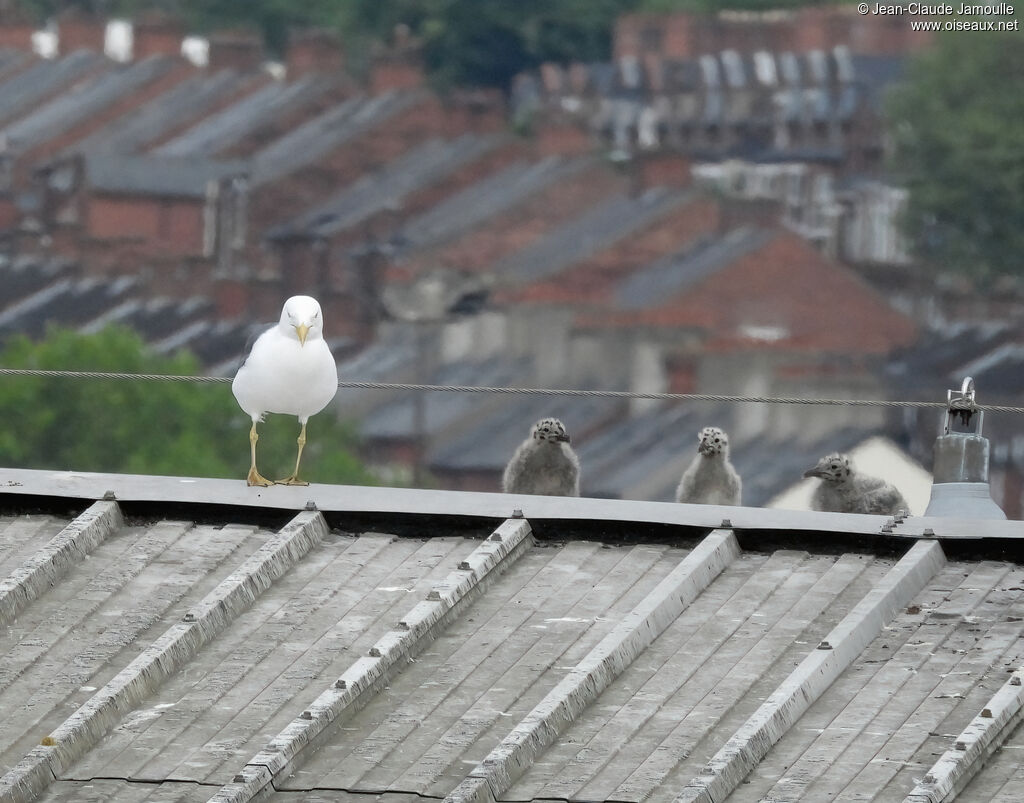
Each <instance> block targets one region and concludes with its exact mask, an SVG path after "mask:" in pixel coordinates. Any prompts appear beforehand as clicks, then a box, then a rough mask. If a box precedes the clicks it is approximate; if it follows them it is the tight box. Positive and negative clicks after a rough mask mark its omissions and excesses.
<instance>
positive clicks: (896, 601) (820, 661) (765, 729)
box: [674, 541, 946, 803]
mask: <svg viewBox="0 0 1024 803" xmlns="http://www.w3.org/2000/svg"><path fill="white" fill-rule="evenodd" d="M945 562H946V556H945V553H943V551H942V547H941V546H940V545H939V544H938V543H937V542H935V541H920V542H918V543H916V544H915V545H914V546H913V547H912V548H911V549H910V551H909V552H907V554H906V555H904V557H903V558H902V559H901V560H900V561H899V562H898V563H897V564H896V565H895V566H894V567H893V568H892V569H891V570H890V571H889V573H888V574H887V575H886V576H885V577H884V578H883V580H882V582H881V583H879V584H878V585H877V586H876V587H875V588H873V589H872V590H871V591H870V592H868V594H867V595H865V597H864V598H863V599H862V600H861V601H860V602H859V603H858V604H857V606H856V607H855V608H854V609H853V610H852V611H850V613H848V614H847V615H846V616H845V617H844V618H843V620H842V621H841V622H840V623H839V624H838V625H836V626H835V628H833V629H832V631H831V632H830V633H829V634H828V636H826V637H825V639H824V640H823V641H822V642H821V643H820V644H819V645H818V648H817V649H815V650H813V651H812V652H810V653H809V654H808V655H807V657H806V658H804V660H803V661H801V663H800V665H799V666H798V667H797V668H796V669H794V670H793V672H792V673H791V674H790V675H789V677H788V678H786V680H784V681H783V682H782V684H781V685H780V686H779V687H778V688H777V689H776V690H775V691H774V692H772V694H771V695H770V696H769V697H768V699H767V700H766V701H765V702H764V704H763V705H761V707H760V708H758V709H757V711H755V712H754V714H753V716H751V717H750V719H748V720H747V721H746V722H745V723H744V724H743V725H742V726H740V728H739V730H737V731H736V733H734V734H733V735H732V737H730V739H729V740H728V741H727V742H726V743H725V745H724V746H723V747H722V749H721V750H719V751H718V752H717V753H716V754H715V755H714V756H713V757H712V758H711V760H710V761H709V762H708V763H707V765H706V766H705V767H704V770H703V771H702V772H701V774H700V775H698V776H697V777H696V778H694V779H692V780H691V781H690V782H689V783H688V784H687V785H686V787H685V788H684V789H683V791H682V792H681V793H680V794H679V796H678V797H676V798H675V801H674V803H715V801H721V800H725V799H726V798H727V797H729V795H730V794H731V793H732V791H733V790H734V789H735V788H736V787H737V786H738V785H739V784H740V783H741V782H742V781H743V779H744V778H745V777H746V776H747V774H748V773H749V772H750V771H751V770H752V769H753V768H754V767H755V766H756V765H757V763H758V762H759V761H760V760H761V759H762V758H764V756H765V755H767V753H768V751H769V750H770V749H771V748H772V746H773V745H774V744H775V743H776V742H777V741H778V740H779V739H780V738H782V736H783V735H784V734H785V733H786V731H787V730H789V728H790V727H791V726H792V725H793V723H794V722H796V721H797V720H798V719H799V718H800V717H801V716H802V715H803V714H804V712H805V711H806V710H807V709H808V708H810V706H811V704H812V703H814V702H815V701H816V700H817V699H818V698H819V697H820V696H821V694H822V693H823V692H824V691H825V690H826V689H827V688H828V687H829V686H831V685H832V683H833V682H834V681H835V680H836V678H838V677H839V676H840V675H841V674H842V673H843V672H844V671H845V670H846V669H847V667H849V666H850V664H851V663H853V661H854V659H855V658H856V657H857V656H858V655H860V654H861V652H862V651H863V650H864V648H865V647H866V646H867V645H868V644H870V643H871V641H872V639H874V638H875V637H876V636H877V635H878V633H879V632H880V631H881V629H882V627H883V626H884V625H885V624H886V622H888V621H890V620H891V619H892V617H893V615H894V614H895V613H896V612H897V611H898V610H899V609H900V608H902V607H905V606H906V605H907V604H908V603H909V602H910V601H911V600H912V599H913V598H914V596H915V595H916V594H917V593H918V592H920V591H921V589H922V588H924V587H925V585H926V584H927V583H928V581H929V579H931V577H932V576H933V575H934V574H935V572H937V571H938V570H939V569H940V568H941V567H942V566H943V565H944V564H945Z"/></svg>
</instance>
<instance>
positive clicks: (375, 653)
mask: <svg viewBox="0 0 1024 803" xmlns="http://www.w3.org/2000/svg"><path fill="white" fill-rule="evenodd" d="M380 656H381V652H380V650H379V649H377V648H376V647H370V657H371V658H380Z"/></svg>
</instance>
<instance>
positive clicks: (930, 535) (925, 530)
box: [921, 527, 935, 538]
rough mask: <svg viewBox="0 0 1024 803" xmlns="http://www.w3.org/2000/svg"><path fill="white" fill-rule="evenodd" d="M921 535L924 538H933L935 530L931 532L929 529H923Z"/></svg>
mask: <svg viewBox="0 0 1024 803" xmlns="http://www.w3.org/2000/svg"><path fill="white" fill-rule="evenodd" d="M921 535H923V536H924V537H925V538H934V537H935V530H933V529H932V528H931V527H925V528H924V532H923V533H921Z"/></svg>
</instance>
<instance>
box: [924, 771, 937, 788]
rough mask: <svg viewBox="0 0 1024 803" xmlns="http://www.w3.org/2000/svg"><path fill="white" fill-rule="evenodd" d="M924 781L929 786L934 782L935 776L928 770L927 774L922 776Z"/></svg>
mask: <svg viewBox="0 0 1024 803" xmlns="http://www.w3.org/2000/svg"><path fill="white" fill-rule="evenodd" d="M924 782H925V783H926V784H928V785H929V786H931V785H933V784H934V783H935V776H934V775H932V774H931V773H930V772H929V773H928V774H927V775H925V776H924Z"/></svg>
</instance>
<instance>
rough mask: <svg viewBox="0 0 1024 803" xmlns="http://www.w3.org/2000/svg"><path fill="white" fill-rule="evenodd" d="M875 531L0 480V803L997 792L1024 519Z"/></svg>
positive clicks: (737, 518)
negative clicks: (971, 540)
mask: <svg viewBox="0 0 1024 803" xmlns="http://www.w3.org/2000/svg"><path fill="white" fill-rule="evenodd" d="M18 483H21V485H20V486H19V485H18ZM101 487H106V488H108V489H109V490H111V491H112V492H113V493H114V494H116V495H117V497H118V498H120V499H123V500H124V501H122V502H117V501H97V502H94V503H92V504H91V505H90V502H89V500H88V498H86V499H85V500H82V501H76V500H80V499H81V497H80V494H81V493H83V492H87V489H88V488H93V489H95V488H101ZM25 494H32V495H35V494H39V495H40V496H33V497H26V496H25ZM270 495H275V496H276V497H277V500H278V501H277V502H271V506H276V507H277V508H279V510H278V511H277V513H275V514H270V515H271V519H273V520H271V519H268V514H267V513H265V512H264V513H262V514H258V515H257V509H258V508H261V509H263V510H266V507H265V506H266V504H267V501H266V500H265V499H263V497H266V496H270ZM305 496H312V497H313V498H315V499H316V500H317V502H318V503H319V504H320V507H321V509H322V510H324V511H328V512H327V513H326V518H325V514H321V513H320V512H317V511H316V510H306V511H302V510H301V506H302V502H301V501H299V502H296V500H301V499H302V498H304V497H305ZM93 498H95V497H93ZM141 498H148V499H150V502H149V504H148V507H147V508H146V509H145V510H146V515H143V516H140V515H132V516H130V517H126V515H125V513H126V511H129V510H131V509H132V508H131V507H130V504H131V503H130V501H129V500H131V499H141ZM246 498H249V499H251V500H252V504H247V503H245V502H244V501H240V500H244V499H246ZM32 499H34V500H35V501H34V502H32V501H31V500H32ZM156 500H161V501H159V502H158V501H156ZM184 500H192V501H193V502H198V501H202V500H220V502H221V503H222V505H224V507H221V508H220V510H221V511H222V513H221V514H218V515H219V519H218V520H211V519H210V517H209V515H208V514H207V515H206V518H204V519H200V520H197V519H195V518H193V517H192V515H191V513H192V512H193V511H198V510H200V509H198V508H192V509H190V508H189V507H187V506H186V507H182V506H181V503H182V502H183V501H184ZM26 503H29V504H33V505H34V507H35V508H36V512H34V513H31V514H28V515H25V514H19V513H18V510H19V506H24V505H25V504H26ZM76 504H77V505H78V509H79V510H82V511H83V512H82V513H81V514H80V515H77V516H75V517H74V518H68V517H67V515H66V514H64V513H62V512H58V511H63V510H65V509H66V508H67V507H68V506H74V505H76ZM169 504H174V505H175V512H174V514H173V515H171V516H170V517H168V512H169V510H168V507H167V506H168V505H169ZM122 506H124V507H123V508H122ZM512 506H516V507H523V508H524V512H525V511H526V510H529V509H533V510H534V511H536V512H538V514H539V515H538V516H537V517H535V518H530V516H529V514H527V518H525V519H524V518H512V519H505V520H502V518H501V517H500V516H499V517H498V518H494V515H495V514H496V513H497V511H498V510H501V509H505V510H507V509H508V508H509V507H512ZM142 510H143V509H141V508H140V509H139V511H140V512H142ZM161 510H162V511H163V512H161ZM206 510H208V509H206ZM372 510H376V511H378V516H377V518H375V519H373V520H372V522H373V525H372V527H371V528H367V526H366V524H365V523H362V522H366V521H367V519H366V518H365V516H366V513H365V511H372ZM389 510H390V511H403V510H404V511H408V514H411V517H407V518H405V519H396V518H394V515H395V514H394V513H387V511H389ZM469 510H475V511H476V512H477V515H478V516H479V515H481V514H483V516H484V517H483V518H476V519H474V520H466V521H463V522H462V524H461V529H459V530H456V529H454V523H453V520H452V519H450V518H445V517H444V516H443V515H442V516H439V515H438V513H442V512H448V513H457V512H459V511H469ZM332 511H333V512H332ZM345 511H347V512H345ZM358 511H364V513H362V514H360V513H358ZM541 511H549V512H551V511H560V513H559V514H557V516H556V518H550V517H548V518H545V515H544V514H543V513H542V512H541ZM663 511H664V513H663ZM669 512H670V514H669V515H666V513H669ZM723 512H727V513H728V514H729V515H730V516H731V517H732V519H733V521H734V522H741V523H742V522H752V521H761V522H763V523H765V524H768V525H769V526H771V525H770V522H771V521H773V520H777V521H778V522H780V523H781V522H782V521H788V522H790V523H793V524H794V525H795V529H788V528H785V527H782V528H778V529H776V530H775V531H774V535H771V536H770V538H769V539H765V538H764V537H763V536H761V535H760V534H758V533H757V532H750V531H744V530H743V529H742V524H741V525H740V529H738V530H737V531H736V532H733V531H732V530H730V529H711V528H710V527H708V526H706V525H704V526H701V524H699V522H701V521H706V520H708V519H711V518H713V517H720V516H721V514H722V513H723ZM72 515H74V514H72ZM360 517H362V518H360ZM389 517H390V518H389ZM647 518H656V519H661V520H663V521H665V522H669V521H674V522H675V523H674V524H668V525H667V526H665V525H663V528H662V529H661V530H660V531H659V536H660V537H659V539H658V540H657V541H655V540H652V539H650V538H649V537H648V536H647V533H649V532H650V531H649V530H646V529H644V525H642V524H641V523H640V522H642V521H644V520H645V519H647ZM389 522H390V524H389ZM399 522H401V524H400V527H401V532H402V533H404V534H401V535H400V534H397V533H398V531H397V530H395V529H394V528H393V527H392V526H391V525H393V524H399ZM883 522H884V517H878V516H854V515H838V514H815V513H794V512H783V511H758V510H755V509H752V508H718V507H714V506H709V507H706V506H695V505H659V504H655V503H645V504H640V503H625V502H614V501H610V500H586V499H579V500H568V499H551V498H547V499H542V498H533V497H518V496H503V495H491V494H452V493H445V492H421V491H411V490H406V491H402V490H398V489H351V488H331V487H329V486H310V487H309V488H269V489H251V488H245V487H244V484H243V483H242V481H241V480H238V481H234V482H229V481H207V480H182V479H177V478H143V477H140V478H132V477H128V476H117V475H69V474H65V473H57V474H54V473H53V472H38V471H37V472H18V471H14V470H10V469H3V470H0V576H5V577H7V579H6V580H3V581H0V622H2V623H3V625H4V627H3V628H2V630H0V645H2V649H0V677H3V678H5V682H4V683H3V684H2V686H0V710H2V711H3V713H4V722H5V727H4V728H3V729H2V731H0V770H2V771H3V772H4V773H5V774H4V775H3V777H2V778H0V796H3V799H5V800H12V801H23V800H34V799H43V800H48V801H61V800H74V801H88V800H111V799H116V800H126V801H127V800H143V799H145V800H150V801H159V800H164V799H177V800H183V801H203V800H209V801H217V803H225V802H226V801H228V800H233V801H246V800H251V799H254V796H256V795H260V796H261V799H269V800H281V801H284V800H290V799H293V798H296V797H297V796H299V795H301V796H302V799H304V800H323V801H327V800H333V801H337V800H350V799H353V800H354V799H355V798H356V797H360V796H366V795H371V794H372V795H378V796H382V799H384V800H388V801H394V802H395V803H397V801H402V802H403V803H404V802H405V801H410V803H411V801H412V800H413V799H422V798H424V797H431V798H436V799H442V798H444V799H445V800H446V801H450V803H464V802H465V803H468V802H469V801H473V800H481V799H492V796H493V798H496V799H500V800H522V801H531V800H543V799H560V800H570V801H584V800H599V801H603V800H615V801H637V803H639V801H646V800H652V801H670V800H671V801H674V800H681V801H699V800H718V801H726V800H728V801H730V802H731V803H736V802H737V801H739V802H745V801H756V800H786V801H804V800H806V801H819V800H823V799H837V800H838V799H842V800H857V799H881V800H904V799H906V800H909V801H914V803H916V801H918V800H922V801H923V800H926V799H939V798H940V796H941V795H939V794H938V790H940V789H941V788H943V787H944V786H945V785H948V786H949V787H950V788H951V789H959V788H961V787H963V786H967V789H966V791H965V792H963V793H961V794H960V796H959V797H957V795H956V793H955V792H953V793H951V795H950V796H949V797H946V798H943V799H952V798H953V797H957V799H962V800H969V801H981V800H989V799H996V798H993V797H992V796H993V795H994V794H996V793H998V792H999V790H1002V791H1003V794H1004V798H999V799H1007V800H1009V799H1012V792H1011V791H1010V790H1011V789H1013V788H1014V786H1013V784H1014V773H1015V767H1016V763H1017V762H1016V761H1015V760H1014V759H1013V758H1012V757H1013V755H1014V747H1015V746H1016V741H1015V740H1016V739H1017V737H1016V736H1011V734H1012V733H1013V731H1014V723H1015V721H1016V717H1017V714H1018V712H1019V711H1020V710H1021V703H1022V700H1024V692H1022V691H1021V688H1022V687H1021V686H1020V683H1021V678H1022V677H1024V669H1022V668H1021V661H1022V659H1024V639H1022V636H1021V630H1020V606H1021V604H1022V603H1024V590H1022V589H1024V568H1022V566H1021V564H1020V562H1019V560H1020V556H1021V550H1020V549H1019V548H1013V547H1014V546H1015V545H1016V544H1017V543H1019V539H1021V538H1024V525H1022V524H1021V523H1020V522H978V523H976V524H975V525H973V526H972V525H969V524H965V523H960V524H956V523H953V522H950V520H941V519H919V520H914V519H911V520H908V522H907V523H906V524H907V525H908V526H907V529H908V531H909V530H914V531H916V530H917V529H918V526H919V525H920V524H922V523H925V524H928V525H933V526H934V527H935V528H936V529H937V531H938V532H940V533H941V532H942V531H943V530H944V529H945V531H947V532H959V533H961V535H967V534H980V533H982V532H988V533H989V534H993V533H996V532H998V533H1002V534H1003V537H1004V539H1008V540H1002V541H999V542H994V541H992V540H991V539H990V540H987V541H984V542H981V541H976V542H975V550H982V552H986V551H987V554H986V555H984V556H983V557H982V558H981V559H979V558H978V557H972V556H971V555H970V553H965V552H964V551H963V546H964V542H963V541H957V540H948V539H946V540H944V539H943V538H942V536H941V535H940V537H939V540H935V539H922V540H917V539H915V538H914V537H903V538H897V537H891V536H885V537H879V536H856V537H853V538H852V536H854V534H857V533H862V532H871V529H870V527H876V528H877V526H878V525H880V524H881V523H883ZM581 525H589V526H591V527H593V528H595V529H594V530H592V532H596V533H600V536H599V538H600V539H603V540H576V539H574V538H572V537H567V536H571V534H572V533H573V532H576V531H578V527H579V526H581ZM865 525H867V527H865ZM776 526H777V525H776ZM903 526H904V525H900V527H901V528H902V527H903ZM801 528H808V529H809V531H810V532H811V537H801V536H800V535H799V534H798V531H799V530H800V529H801ZM737 536H738V537H737ZM481 537H485V539H484V540H479V539H480V538H481ZM538 538H540V539H541V540H537V539H538ZM1015 539H1017V540H1015ZM83 555H88V556H89V557H88V559H87V560H83V559H82V556H83ZM41 740H42V742H43V743H42V744H40V741H41ZM1001 747H1003V750H1002V751H1000V748H1001ZM993 751H995V756H994V758H993V759H992V760H991V761H989V763H988V764H987V765H986V758H987V757H988V755H989V754H990V753H992V752H993ZM972 778H973V780H972ZM1005 794H1011V797H1010V798H1006V797H1005ZM911 795H918V796H919V797H910V796H911ZM927 795H933V797H927ZM986 795H988V796H987V797H986Z"/></svg>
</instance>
